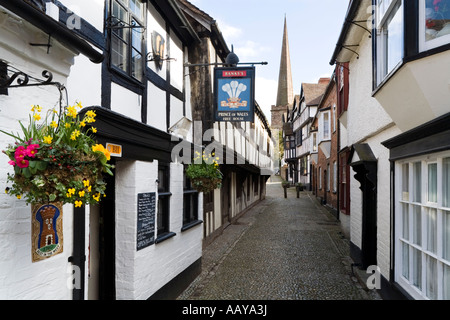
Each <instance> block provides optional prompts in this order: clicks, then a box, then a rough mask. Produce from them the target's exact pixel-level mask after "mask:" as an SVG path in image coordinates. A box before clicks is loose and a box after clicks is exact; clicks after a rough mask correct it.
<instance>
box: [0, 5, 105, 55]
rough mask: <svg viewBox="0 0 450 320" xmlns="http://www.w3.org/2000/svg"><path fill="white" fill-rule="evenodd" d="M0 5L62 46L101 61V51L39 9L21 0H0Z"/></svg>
mask: <svg viewBox="0 0 450 320" xmlns="http://www.w3.org/2000/svg"><path fill="white" fill-rule="evenodd" d="M0 6H2V7H4V8H6V9H8V10H10V11H11V12H13V13H15V14H16V15H18V16H20V17H21V18H22V19H24V20H25V21H27V22H29V23H31V24H32V25H34V26H35V27H37V28H39V29H40V30H42V31H44V32H45V33H47V34H48V35H49V36H51V37H52V38H54V39H56V40H58V41H59V42H60V43H62V44H63V45H64V46H66V47H68V48H71V49H73V50H75V51H77V52H80V53H81V54H83V55H85V56H86V57H88V58H89V59H90V60H91V61H92V62H94V63H101V62H102V61H103V59H104V55H103V53H102V52H98V51H97V50H95V49H94V48H93V47H92V46H91V45H90V44H89V43H88V42H87V41H85V40H83V39H81V38H80V37H79V36H77V35H76V34H75V32H73V31H71V30H69V29H68V28H67V27H66V26H64V25H63V24H61V23H59V22H58V21H56V20H54V19H53V18H51V17H49V16H47V15H46V14H45V13H43V12H42V11H40V10H39V9H37V8H35V7H33V6H32V5H29V4H27V3H26V2H25V1H23V0H14V1H11V0H0Z"/></svg>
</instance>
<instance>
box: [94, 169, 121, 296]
mask: <svg viewBox="0 0 450 320" xmlns="http://www.w3.org/2000/svg"><path fill="white" fill-rule="evenodd" d="M113 173H114V176H115V171H113ZM114 176H109V175H105V181H106V197H104V198H103V199H102V201H101V202H100V206H99V214H98V217H99V221H98V226H99V229H98V230H99V231H98V250H99V251H98V255H99V256H98V259H99V261H98V273H99V274H98V278H97V279H98V298H99V299H100V300H115V298H116V280H115V278H116V227H115V200H116V199H115V198H116V197H115V179H114Z"/></svg>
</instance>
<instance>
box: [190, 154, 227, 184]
mask: <svg viewBox="0 0 450 320" xmlns="http://www.w3.org/2000/svg"><path fill="white" fill-rule="evenodd" d="M218 160H219V158H218V157H215V156H214V154H213V155H211V154H208V155H205V151H203V154H202V155H201V154H200V152H198V151H196V157H195V158H194V163H191V164H189V165H188V167H187V169H186V176H187V177H188V178H189V179H190V180H191V184H192V186H193V187H194V188H195V189H196V190H197V191H199V192H210V191H213V190H215V189H218V188H221V187H222V173H221V172H220V169H219V163H218V162H217V161H218Z"/></svg>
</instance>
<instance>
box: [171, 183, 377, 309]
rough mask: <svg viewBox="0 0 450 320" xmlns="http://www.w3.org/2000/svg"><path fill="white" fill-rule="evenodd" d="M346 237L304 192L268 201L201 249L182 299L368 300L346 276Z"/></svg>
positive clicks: (277, 190)
mask: <svg viewBox="0 0 450 320" xmlns="http://www.w3.org/2000/svg"><path fill="white" fill-rule="evenodd" d="M348 250H349V248H348V240H347V239H345V238H344V236H343V234H342V233H341V229H340V226H339V225H338V222H337V221H336V219H335V218H334V217H333V216H332V215H331V214H330V213H328V212H327V211H326V210H325V209H324V208H323V207H321V206H320V205H319V204H318V203H317V201H316V200H315V199H314V198H313V196H312V195H310V194H309V193H308V192H302V193H301V195H300V198H297V197H296V193H295V189H294V188H291V189H289V190H288V198H287V199H285V198H284V195H283V189H282V187H281V184H280V180H279V178H278V177H272V178H271V179H270V180H269V184H268V186H267V198H266V200H265V201H263V202H261V203H260V204H258V205H256V206H255V207H254V208H252V209H251V210H250V211H249V212H248V213H246V214H245V215H244V216H243V217H242V218H241V219H239V220H238V222H237V223H235V224H232V225H230V226H229V227H228V228H227V229H225V231H224V234H223V235H222V236H221V237H219V238H218V239H216V240H215V242H213V243H212V244H211V245H210V246H208V247H207V248H206V249H205V252H204V257H203V272H202V274H201V275H200V276H199V277H198V278H197V280H195V281H194V282H193V283H192V285H191V286H190V287H189V288H188V289H187V290H186V291H185V292H184V293H183V294H182V295H181V296H180V297H179V299H180V300H241V299H242V300H367V299H374V298H375V297H374V293H372V292H367V291H365V290H364V289H363V288H362V286H361V285H360V283H358V281H357V279H356V277H354V276H352V272H351V267H350V264H351V260H350V259H349V257H348Z"/></svg>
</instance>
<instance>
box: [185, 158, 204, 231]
mask: <svg viewBox="0 0 450 320" xmlns="http://www.w3.org/2000/svg"><path fill="white" fill-rule="evenodd" d="M186 168H187V165H185V166H184V172H183V227H182V229H181V230H182V231H185V230H187V229H189V228H191V227H193V226H196V225H197V224H199V223H200V222H201V221H200V220H199V218H198V217H199V192H198V191H197V190H195V189H194V188H193V187H192V184H191V181H190V179H189V178H188V177H187V176H186ZM187 207H189V211H188V210H187Z"/></svg>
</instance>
